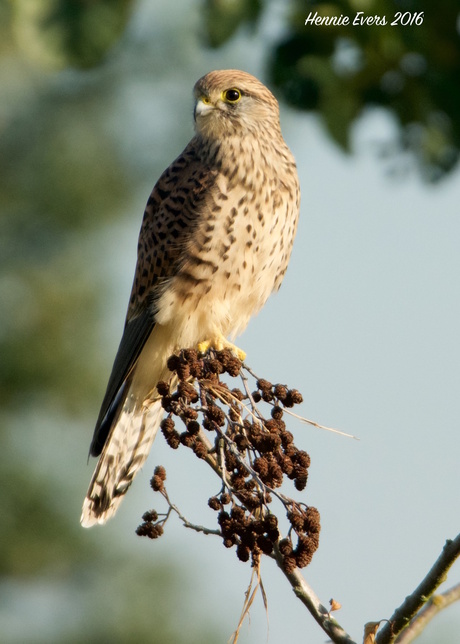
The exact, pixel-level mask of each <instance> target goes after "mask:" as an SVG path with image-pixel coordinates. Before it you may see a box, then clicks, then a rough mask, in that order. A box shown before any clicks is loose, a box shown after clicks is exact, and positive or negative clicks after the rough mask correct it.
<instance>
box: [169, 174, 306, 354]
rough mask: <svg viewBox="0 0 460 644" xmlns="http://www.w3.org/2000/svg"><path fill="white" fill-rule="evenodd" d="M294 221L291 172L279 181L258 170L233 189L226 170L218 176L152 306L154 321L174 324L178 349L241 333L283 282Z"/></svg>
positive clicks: (295, 203) (294, 191)
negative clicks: (155, 306) (155, 310)
mask: <svg viewBox="0 0 460 644" xmlns="http://www.w3.org/2000/svg"><path fill="white" fill-rule="evenodd" d="M297 216H298V184H297V176H296V174H295V173H294V175H293V176H290V175H289V176H288V180H280V177H279V176H275V175H274V173H273V172H271V173H264V172H263V171H262V170H260V169H259V171H254V176H253V177H252V178H251V177H249V180H248V177H247V180H246V181H245V182H244V183H242V182H237V183H236V184H235V182H234V177H233V176H232V175H231V173H230V175H229V174H228V173H227V174H222V175H220V176H219V177H218V180H217V181H216V185H215V186H214V189H213V190H212V191H211V192H210V194H209V197H208V199H207V200H206V202H205V203H204V204H203V207H202V212H201V213H200V221H199V225H198V226H197V228H196V230H195V231H194V233H193V234H192V235H191V236H190V239H189V240H188V243H187V245H186V248H185V249H184V253H183V256H182V258H181V261H180V263H179V265H178V268H177V271H176V273H175V274H174V276H173V277H171V279H170V280H169V282H168V285H167V287H166V288H165V291H164V294H163V296H162V297H161V299H160V301H159V306H158V313H157V316H156V317H157V321H158V322H159V323H160V324H170V323H172V324H174V325H177V329H178V333H179V334H180V335H181V338H182V339H181V342H183V343H184V346H185V345H192V344H196V343H198V342H200V341H202V340H203V339H206V338H207V337H210V335H212V334H213V333H216V332H218V333H222V334H223V335H225V336H228V335H230V336H236V335H238V334H239V333H241V332H242V331H243V330H244V329H245V328H246V326H247V324H248V322H249V319H250V318H251V316H252V315H254V314H255V313H257V312H258V311H259V310H260V309H261V308H262V306H263V305H264V304H265V302H266V300H267V298H268V297H269V295H270V293H271V292H272V291H273V290H274V289H277V288H278V287H279V285H280V283H281V281H282V279H283V276H284V273H285V271H286V268H287V264H288V261H289V257H290V254H291V249H292V243H293V239H294V235H295V230H296V225H297Z"/></svg>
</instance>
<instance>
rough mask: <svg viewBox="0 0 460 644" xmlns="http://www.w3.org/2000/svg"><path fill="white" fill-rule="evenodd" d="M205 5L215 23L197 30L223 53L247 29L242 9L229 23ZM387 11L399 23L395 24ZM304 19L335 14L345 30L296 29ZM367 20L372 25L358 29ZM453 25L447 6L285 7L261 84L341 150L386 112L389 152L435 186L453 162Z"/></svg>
mask: <svg viewBox="0 0 460 644" xmlns="http://www.w3.org/2000/svg"><path fill="white" fill-rule="evenodd" d="M206 6H207V7H208V11H209V14H208V15H211V12H212V15H213V16H215V17H214V20H213V21H212V22H211V23H210V22H207V33H208V41H209V43H210V45H212V46H221V45H223V44H224V43H225V42H226V41H227V40H228V39H229V38H231V37H232V36H233V35H234V33H235V32H236V29H237V28H238V27H240V26H241V25H243V24H245V23H247V22H248V18H247V16H246V13H245V10H244V9H243V8H242V7H240V9H239V13H238V16H236V15H235V12H236V7H237V6H238V5H237V3H222V2H220V1H219V0H207V3H206ZM359 11H361V14H358V12H359ZM397 12H400V13H401V14H402V15H403V16H404V18H400V19H398V16H397ZM230 15H231V19H230ZM262 15H263V6H262V5H258V7H257V16H255V15H254V14H253V15H251V18H250V20H251V23H253V22H254V21H255V20H257V19H259V20H260V19H261V17H262ZM313 16H318V17H319V18H329V23H330V21H331V19H332V18H334V17H335V18H336V19H338V18H339V17H340V16H345V17H348V18H349V22H348V24H325V23H322V24H314V23H313V24H312V23H311V22H308V23H307V24H305V22H306V20H307V18H308V17H313ZM374 16H378V17H379V19H380V20H379V21H378V23H379V24H377V21H374V22H373V24H369V25H368V24H360V21H361V20H365V19H366V18H368V17H371V18H372V17H374ZM383 18H385V21H384V22H385V24H383V22H382V19H383ZM395 18H396V20H397V22H396V24H394V25H392V24H391V23H392V22H393V21H394V20H395ZM355 19H356V22H357V23H356V24H353V23H354V22H355ZM408 21H411V22H412V24H405V23H407V22H408ZM336 22H337V21H336ZM401 22H403V23H404V24H401ZM222 24H226V25H227V29H226V30H223V29H222V28H221V25H222ZM457 25H458V4H457V3H456V2H455V1H454V0H440V2H438V3H436V6H435V7H434V6H433V5H432V3H429V2H427V1H426V0H422V1H417V2H416V1H415V0H399V1H394V0H371V1H370V2H366V3H364V2H356V1H355V0H340V1H336V2H330V1H328V0H316V1H311V2H308V3H305V2H303V1H302V0H291V3H290V11H289V17H288V19H287V23H286V29H285V30H283V34H282V36H281V37H280V38H279V39H278V40H277V41H276V42H275V43H274V44H273V45H270V48H269V51H268V56H267V59H268V71H269V76H270V78H271V80H272V82H273V84H274V85H275V86H276V87H277V88H278V91H279V92H280V94H281V95H282V96H283V97H284V98H285V100H286V101H287V102H289V103H290V104H291V105H293V106H295V107H296V108H298V109H301V110H307V111H314V112H317V113H318V114H319V115H320V116H321V117H322V120H323V122H324V125H325V127H326V129H327V132H328V133H329V135H330V136H331V137H332V138H333V139H334V141H335V142H336V143H337V144H338V145H340V146H341V147H342V148H343V149H345V150H349V149H350V139H351V133H352V129H353V126H354V124H355V123H356V121H357V120H358V119H359V118H360V117H361V116H362V115H363V114H365V112H366V110H369V109H371V108H375V107H380V108H384V109H385V110H388V111H389V112H390V113H391V115H392V116H393V117H394V120H395V122H396V124H397V127H398V130H397V137H396V141H394V142H393V145H394V151H395V152H396V151H399V152H403V151H404V152H410V154H411V156H412V157H413V159H414V160H415V162H416V164H417V166H418V168H419V171H420V174H421V176H422V177H423V178H424V179H425V180H428V181H437V180H439V179H441V178H443V177H445V176H446V175H447V174H448V173H449V172H450V171H451V170H452V169H453V168H454V167H455V166H456V165H457V163H458V158H459V148H460V84H459V82H458V79H459V78H460V38H459V33H458V27H457ZM386 151H387V152H388V149H387V150H386Z"/></svg>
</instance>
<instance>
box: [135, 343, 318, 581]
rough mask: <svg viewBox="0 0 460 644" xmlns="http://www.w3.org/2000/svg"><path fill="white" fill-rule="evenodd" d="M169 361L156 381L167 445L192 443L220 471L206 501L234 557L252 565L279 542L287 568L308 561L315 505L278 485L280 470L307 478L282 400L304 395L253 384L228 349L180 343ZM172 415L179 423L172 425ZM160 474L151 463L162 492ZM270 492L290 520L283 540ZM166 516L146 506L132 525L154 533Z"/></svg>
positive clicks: (302, 481)
mask: <svg viewBox="0 0 460 644" xmlns="http://www.w3.org/2000/svg"><path fill="white" fill-rule="evenodd" d="M168 367H169V369H170V370H171V372H172V374H173V376H172V378H171V381H170V382H169V383H167V382H162V383H159V385H158V393H159V394H160V396H161V397H162V404H163V407H164V409H165V411H166V413H167V416H166V418H165V419H164V420H163V421H162V423H161V431H162V433H163V435H164V437H165V439H166V441H167V443H168V445H169V446H170V447H172V448H173V449H177V448H178V447H179V446H180V445H184V446H186V447H188V448H190V449H192V450H193V452H194V453H195V454H196V455H197V456H198V457H199V458H201V459H206V460H207V461H208V463H209V464H210V465H211V466H212V467H213V468H214V469H215V471H216V472H218V474H219V476H220V477H221V479H222V488H221V491H220V493H219V494H217V495H216V496H213V497H211V498H210V499H209V501H208V504H209V506H210V507H211V508H212V509H213V510H216V511H217V512H218V519H217V520H218V524H219V527H220V534H221V535H222V537H223V542H224V545H225V546H226V547H228V548H230V547H232V546H236V552H237V556H238V558H239V559H241V560H242V561H248V560H249V559H250V558H251V561H252V564H253V565H257V564H258V563H259V560H260V556H261V554H267V555H270V554H271V553H272V552H273V548H274V546H275V545H276V544H278V546H279V549H280V552H281V553H282V555H283V557H284V567H285V569H286V571H287V572H290V571H292V570H293V569H294V568H295V567H296V566H297V567H299V568H302V567H304V566H306V565H307V564H308V563H310V561H311V558H312V556H313V553H314V552H315V550H316V549H317V547H318V542H319V530H320V522H319V513H318V511H317V510H316V509H315V508H313V507H308V506H306V505H305V504H301V503H298V502H296V501H294V500H292V499H290V498H288V497H286V496H285V495H284V494H281V493H280V492H279V491H277V488H279V487H280V486H281V485H282V483H283V480H284V478H285V477H286V478H288V479H291V480H292V481H294V485H295V487H296V489H297V490H299V491H300V490H303V489H304V488H305V486H306V483H307V478H308V467H309V465H310V457H309V455H308V454H307V453H306V452H305V451H302V450H299V449H298V448H297V447H296V446H295V445H294V442H293V436H292V434H291V433H290V432H289V431H288V430H287V429H286V424H285V422H284V420H283V415H284V411H285V409H286V408H290V407H293V406H294V405H296V404H298V403H300V402H302V396H301V394H300V393H299V392H298V391H297V390H295V389H289V388H288V387H286V386H285V385H280V384H277V385H273V384H272V383H270V382H268V381H267V380H263V379H257V378H256V389H255V390H254V391H252V392H251V391H250V388H249V387H248V376H247V374H251V375H252V376H253V375H254V374H252V372H251V371H250V370H249V369H248V368H247V367H246V366H245V367H243V365H242V363H241V361H240V360H239V359H238V358H237V357H235V356H234V355H233V353H232V352H231V351H229V350H228V349H224V350H223V351H212V352H210V353H207V354H206V355H205V356H202V355H201V354H198V352H197V351H195V350H193V349H186V350H183V351H181V352H180V354H179V355H173V356H171V357H170V359H169V361H168ZM222 374H228V376H230V377H231V378H236V377H240V378H241V381H242V383H243V390H244V391H243V390H242V389H240V388H237V387H235V388H233V389H230V387H229V386H228V385H227V384H226V383H224V382H222V380H221V375H222ZM254 377H255V376H254ZM172 390H173V391H172ZM261 401H264V402H265V403H267V404H268V406H269V408H270V417H269V418H268V419H267V418H265V417H264V416H263V415H262V412H261V409H260V405H259V403H260V402H261ZM177 420H180V422H181V424H182V425H183V431H179V430H178V429H177V428H176V423H177ZM165 477H166V473H165V471H164V468H162V467H157V468H156V469H155V473H154V476H153V478H152V480H151V485H152V488H153V489H154V490H155V491H159V492H162V493H163V495H164V496H165V498H167V495H166V492H165V490H164V480H165ZM273 496H276V497H277V498H278V499H279V500H280V501H281V502H282V503H283V505H284V507H285V510H286V516H287V518H288V520H289V523H290V528H289V533H288V536H287V537H286V538H284V539H281V540H279V539H280V533H279V530H278V519H277V517H276V516H275V514H273V513H272V512H271V510H270V504H271V502H272V500H273ZM168 516H169V513H168V514H167V515H165V516H164V517H163V518H161V519H159V517H158V515H157V513H156V512H154V511H152V512H147V513H145V514H144V516H143V520H144V523H143V524H142V525H140V526H139V528H138V530H137V533H138V534H139V535H142V536H148V537H150V538H156V537H158V536H160V535H161V534H162V532H163V525H164V522H165V521H166V519H167V518H168ZM293 533H295V534H296V535H297V543H296V544H295V545H294V544H293V542H292V534H293Z"/></svg>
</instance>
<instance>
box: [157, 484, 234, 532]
mask: <svg viewBox="0 0 460 644" xmlns="http://www.w3.org/2000/svg"><path fill="white" fill-rule="evenodd" d="M161 494H162V495H163V496H164V498H165V499H166V502H167V504H168V505H169V509H170V510H174V512H175V513H176V514H177V516H178V517H179V519H180V520H181V521H182V523H183V525H184V527H186V528H190V529H191V530H195V532H202V533H203V534H215V535H217V536H218V537H221V536H222V533H221V531H220V530H213V529H211V528H206V527H205V526H203V525H196V524H195V523H191V522H190V521H189V520H188V519H186V517H184V515H183V514H182V512H181V511H180V510H179V508H178V507H177V505H174V503H172V502H171V500H170V498H169V496H168V493H167V492H166V490H165V489H164V488H163V489H162V490H161Z"/></svg>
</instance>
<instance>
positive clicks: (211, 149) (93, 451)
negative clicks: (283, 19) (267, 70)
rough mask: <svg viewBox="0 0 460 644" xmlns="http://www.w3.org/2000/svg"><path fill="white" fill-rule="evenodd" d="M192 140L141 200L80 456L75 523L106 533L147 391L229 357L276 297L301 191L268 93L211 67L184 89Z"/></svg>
mask: <svg viewBox="0 0 460 644" xmlns="http://www.w3.org/2000/svg"><path fill="white" fill-rule="evenodd" d="M193 120H194V130H195V133H194V136H193V138H192V139H191V140H190V142H189V143H188V145H187V146H186V147H185V149H184V151H183V152H182V154H180V155H179V156H178V157H177V158H176V159H175V161H173V162H172V163H171V165H170V166H169V167H168V168H167V169H166V170H165V171H164V172H163V174H162V175H161V176H160V178H159V180H158V181H157V183H156V185H155V187H154V188H153V191H152V193H151V195H150V197H149V199H148V202H147V205H146V208H145V212H144V217H143V220H142V225H141V230H140V233H139V241H138V253H137V265H136V269H135V275H134V280H133V286H132V291H131V295H130V299H129V305H128V310H127V314H126V321H125V326H124V331H123V334H122V338H121V342H120V345H119V348H118V352H117V354H116V357H115V361H114V364H113V368H112V372H111V375H110V378H109V381H108V385H107V390H106V393H105V396H104V398H103V402H102V406H101V410H100V413H99V417H98V419H97V423H96V427H95V430H94V436H93V439H92V442H91V446H90V456H95V457H99V460H98V462H97V465H96V468H95V471H94V474H93V477H92V479H91V482H90V485H89V489H88V492H87V496H86V498H85V500H84V504H83V510H82V515H81V524H82V525H83V526H84V527H90V526H93V525H97V524H104V523H105V522H106V521H107V520H108V519H109V518H111V517H112V516H113V515H114V514H115V512H116V511H117V509H118V506H119V504H120V502H121V500H122V499H123V496H124V495H125V493H126V492H127V490H128V488H129V487H130V485H131V483H132V481H133V478H134V477H135V475H136V474H137V472H138V471H139V469H140V468H141V467H142V465H143V464H144V462H145V460H146V458H147V456H148V454H149V452H150V448H151V446H152V444H153V441H154V439H155V436H156V433H157V431H158V428H159V425H160V423H161V420H162V418H163V414H164V410H163V408H162V404H161V399H160V396H159V394H158V392H157V390H156V386H157V384H158V383H159V382H160V381H165V380H168V379H169V378H170V377H171V372H170V371H169V370H168V367H167V361H168V358H169V357H170V356H171V355H173V354H175V353H177V352H178V351H180V350H181V349H182V348H189V347H194V348H196V349H197V350H198V351H200V352H202V353H205V352H206V351H208V350H209V349H215V350H222V349H223V348H229V349H231V350H232V351H233V352H234V353H235V354H236V355H237V357H238V358H240V359H241V360H243V359H244V358H245V353H244V351H242V350H241V349H239V348H238V347H236V346H235V345H234V344H233V342H232V341H233V340H234V339H235V338H236V336H238V335H239V334H240V333H242V331H243V330H244V329H245V328H246V326H247V324H248V322H249V320H250V318H251V317H252V316H253V315H255V314H256V313H258V312H259V310H260V309H261V308H262V307H263V305H264V304H265V302H266V300H267V299H268V297H269V295H270V294H271V293H272V292H273V291H276V290H278V289H279V287H280V285H281V282H282V280H283V277H284V274H285V272H286V269H287V266H288V262H289V259H290V255H291V250H292V245H293V241H294V237H295V234H296V229H297V222H298V217H299V208H300V186H299V179H298V173H297V168H296V163H295V160H294V157H293V155H292V153H291V151H290V149H289V148H288V146H287V144H286V143H285V141H284V139H283V136H282V133H281V126H280V113H279V105H278V101H277V100H276V98H275V96H274V95H273V94H272V92H271V91H270V90H269V89H268V88H267V87H266V86H265V85H264V84H262V83H261V82H260V81H259V80H258V79H257V78H255V77H254V76H252V75H251V74H249V73H247V72H244V71H240V70H232V69H230V70H228V69H227V70H216V71H211V72H209V73H207V74H206V75H205V76H203V77H202V78H200V79H199V80H198V81H197V82H196V83H195V86H194V110H193Z"/></svg>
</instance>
